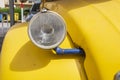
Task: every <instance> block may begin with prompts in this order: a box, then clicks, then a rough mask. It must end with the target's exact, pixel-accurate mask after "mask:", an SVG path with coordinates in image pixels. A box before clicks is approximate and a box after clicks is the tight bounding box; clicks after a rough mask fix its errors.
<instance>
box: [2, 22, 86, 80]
mask: <svg viewBox="0 0 120 80" xmlns="http://www.w3.org/2000/svg"><path fill="white" fill-rule="evenodd" d="M27 26H28V24H27V23H23V24H17V25H15V26H13V27H12V28H11V29H10V30H9V32H8V33H7V35H6V37H5V39H4V44H3V48H2V52H1V53H2V60H1V62H2V64H1V72H2V74H1V75H2V79H1V80H82V78H84V75H83V74H84V71H82V70H83V69H82V68H83V59H84V57H82V56H80V55H56V54H55V53H54V52H53V51H52V50H43V49H40V48H38V47H36V46H35V45H34V44H33V43H32V42H31V41H30V40H29V38H28V34H27ZM72 46H73V45H72V43H71V41H70V39H69V37H66V39H65V41H64V42H63V44H61V47H62V48H72ZM80 63H81V64H80ZM81 74H82V75H81Z"/></svg>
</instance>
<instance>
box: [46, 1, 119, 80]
mask: <svg viewBox="0 0 120 80" xmlns="http://www.w3.org/2000/svg"><path fill="white" fill-rule="evenodd" d="M46 7H48V8H50V9H52V10H54V11H57V12H58V13H59V14H61V15H62V16H63V17H64V19H65V21H66V22H67V29H68V32H69V34H70V36H71V37H72V40H73V41H74V42H75V43H76V44H78V45H79V46H81V47H82V48H83V49H84V50H85V53H86V58H85V63H84V66H85V70H86V73H87V77H88V80H113V79H114V75H115V74H116V73H117V72H118V71H120V49H119V46H120V0H59V1H56V2H55V3H47V4H46Z"/></svg>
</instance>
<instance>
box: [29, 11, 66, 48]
mask: <svg viewBox="0 0 120 80" xmlns="http://www.w3.org/2000/svg"><path fill="white" fill-rule="evenodd" d="M46 13H53V14H55V16H59V17H60V18H61V20H62V22H63V23H62V24H64V30H65V32H64V35H63V36H62V39H61V40H60V41H59V42H57V43H55V44H54V45H52V46H43V45H39V44H38V43H37V42H36V41H35V40H34V39H33V37H32V35H31V31H30V25H31V24H32V22H33V21H34V20H35V18H37V17H38V16H39V14H45V13H42V12H38V13H37V14H36V15H34V17H33V18H34V19H33V18H32V19H31V20H30V22H29V25H28V36H29V38H30V40H31V41H32V43H34V44H35V45H36V46H37V47H39V48H42V49H54V48H56V47H58V46H59V45H60V44H61V43H62V42H63V41H64V39H65V37H66V34H67V28H66V22H65V20H64V19H63V17H62V16H61V15H59V14H58V13H57V12H54V11H47V12H46Z"/></svg>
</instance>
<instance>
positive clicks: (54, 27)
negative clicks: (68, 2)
mask: <svg viewBox="0 0 120 80" xmlns="http://www.w3.org/2000/svg"><path fill="white" fill-rule="evenodd" d="M28 33H29V37H30V39H31V40H32V42H33V43H34V44H35V45H36V46H38V47H40V48H43V49H52V48H55V47H57V46H58V45H60V43H61V42H62V41H63V40H64V38H65V35H66V25H65V22H64V20H63V18H62V17H61V16H60V15H59V14H57V13H55V12H52V11H48V12H46V13H41V12H39V13H37V14H36V15H34V17H33V18H32V19H31V21H30V23H29V28H28Z"/></svg>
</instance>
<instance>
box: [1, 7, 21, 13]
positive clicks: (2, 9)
mask: <svg viewBox="0 0 120 80" xmlns="http://www.w3.org/2000/svg"><path fill="white" fill-rule="evenodd" d="M0 12H6V13H9V8H0ZM14 12H15V13H21V9H20V8H15V9H14Z"/></svg>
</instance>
